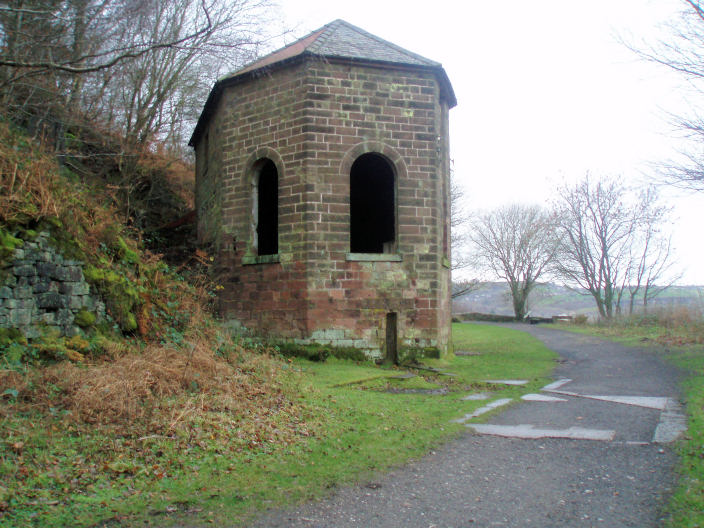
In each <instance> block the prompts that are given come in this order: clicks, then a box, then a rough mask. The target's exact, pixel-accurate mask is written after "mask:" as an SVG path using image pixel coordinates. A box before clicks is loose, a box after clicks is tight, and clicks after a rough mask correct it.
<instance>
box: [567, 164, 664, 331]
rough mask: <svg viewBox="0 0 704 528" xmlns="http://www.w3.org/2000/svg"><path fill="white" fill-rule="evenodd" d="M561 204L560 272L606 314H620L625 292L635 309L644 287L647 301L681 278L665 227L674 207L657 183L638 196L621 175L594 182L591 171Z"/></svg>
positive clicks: (569, 189) (568, 193) (568, 191)
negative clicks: (665, 202) (674, 268)
mask: <svg viewBox="0 0 704 528" xmlns="http://www.w3.org/2000/svg"><path fill="white" fill-rule="evenodd" d="M556 209H557V220H558V233H559V236H560V245H559V252H558V258H557V259H556V260H555V269H556V272H557V273H558V274H559V275H560V276H562V277H563V279H565V280H566V281H567V283H568V284H572V285H577V286H578V287H579V288H582V289H584V290H586V291H587V292H588V293H589V294H590V295H591V296H592V297H593V298H594V301H595V303H596V307H597V310H598V311H599V315H600V316H601V317H602V318H605V319H611V318H612V317H613V316H614V315H615V314H616V313H618V311H619V310H620V307H621V302H622V298H623V295H624V294H625V293H628V296H629V311H632V310H633V305H634V302H635V298H636V296H637V295H638V294H639V293H640V292H642V294H643V296H644V299H645V301H644V302H645V303H646V304H647V300H648V299H652V298H653V296H654V295H657V293H659V292H660V291H662V289H663V288H666V287H667V286H669V285H670V284H671V283H672V281H673V280H674V279H676V275H673V274H672V269H671V268H672V262H671V253H670V239H669V237H668V236H667V235H666V234H665V233H664V232H663V229H662V228H663V225H664V222H665V220H666V218H667V214H668V213H669V209H668V208H667V207H664V206H662V205H660V203H659V201H658V195H657V193H656V191H655V190H654V189H653V188H648V189H645V190H643V191H642V192H640V193H639V194H637V195H635V196H634V195H633V193H632V192H631V190H629V189H628V188H627V187H625V186H624V185H623V184H622V183H620V182H619V181H617V180H616V179H613V178H611V179H601V180H598V181H594V180H592V178H590V176H589V175H587V176H586V177H585V178H584V179H583V180H581V181H580V182H578V183H576V184H575V185H573V186H564V187H562V188H561V189H560V191H559V199H558V203H557V206H556ZM668 276H669V280H670V282H669V283H668V282H667V280H668ZM656 285H657V286H656Z"/></svg>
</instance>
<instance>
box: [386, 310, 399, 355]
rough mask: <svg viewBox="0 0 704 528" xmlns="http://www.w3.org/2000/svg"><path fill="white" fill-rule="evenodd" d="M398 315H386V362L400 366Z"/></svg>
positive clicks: (393, 313)
mask: <svg viewBox="0 0 704 528" xmlns="http://www.w3.org/2000/svg"><path fill="white" fill-rule="evenodd" d="M397 327H398V314H397V313H396V312H391V313H387V314H386V361H388V362H390V363H393V364H394V365H396V364H398V328H397Z"/></svg>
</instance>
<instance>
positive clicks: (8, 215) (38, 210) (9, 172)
mask: <svg viewBox="0 0 704 528" xmlns="http://www.w3.org/2000/svg"><path fill="white" fill-rule="evenodd" d="M24 141H25V140H24V138H23V137H22V136H20V135H18V134H15V133H13V132H12V130H11V129H10V127H9V125H8V124H7V123H6V122H4V121H0V221H4V222H6V223H21V222H24V221H26V220H27V219H28V218H33V219H34V218H44V217H47V216H58V215H59V211H60V210H61V200H60V193H59V192H58V185H57V177H56V161H55V159H54V157H53V156H52V155H51V154H50V153H48V152H45V151H42V150H41V149H39V151H38V152H35V155H32V156H27V155H26V150H27V149H26V145H24V144H23V142H24Z"/></svg>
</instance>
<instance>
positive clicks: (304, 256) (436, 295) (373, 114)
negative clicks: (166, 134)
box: [190, 20, 456, 360]
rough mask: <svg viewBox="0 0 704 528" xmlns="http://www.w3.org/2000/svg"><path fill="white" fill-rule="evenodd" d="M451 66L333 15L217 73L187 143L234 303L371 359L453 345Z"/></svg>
mask: <svg viewBox="0 0 704 528" xmlns="http://www.w3.org/2000/svg"><path fill="white" fill-rule="evenodd" d="M455 105H456V100H455V96H454V93H453V90H452V86H451V84H450V81H449V79H448V77H447V75H446V73H445V71H444V70H443V68H442V66H441V65H440V64H439V63H437V62H434V61H431V60H428V59H425V58H423V57H421V56H419V55H416V54H415V53H411V52H410V51H407V50H405V49H403V48H400V47H399V46H396V45H394V44H391V43H390V42H387V41H385V40H382V39H380V38H379V37H376V36H374V35H371V34H369V33H367V32H366V31H363V30H362V29H359V28H357V27H355V26H353V25H351V24H348V23H347V22H344V21H342V20H336V21H334V22H332V23H330V24H328V25H326V26H324V27H322V28H320V29H318V30H317V31H314V32H313V33H311V34H310V35H308V36H306V37H304V38H302V39H300V40H298V41H296V42H294V43H293V44H291V45H290V46H287V47H285V48H283V49H281V50H279V51H276V52H274V53H272V54H270V55H268V56H266V57H264V58H262V59H260V60H258V61H256V62H254V63H252V64H250V65H249V66H247V67H245V68H243V69H241V70H239V71H237V72H235V73H233V74H231V75H229V76H228V77H226V78H224V79H221V80H220V81H218V82H217V83H216V84H215V86H214V87H213V90H212V92H211V93H210V96H209V97H208V100H207V102H206V104H205V108H204V110H203V113H202V114H201V116H200V119H199V121H198V124H197V126H196V129H195V131H194V133H193V137H192V138H191V141H190V145H191V146H193V147H194V149H195V153H196V177H197V189H196V206H197V214H198V237H199V239H200V241H201V242H203V243H210V244H212V245H213V246H214V247H215V248H216V253H215V254H216V274H217V280H218V281H219V284H220V285H221V286H222V287H223V289H222V290H221V293H220V308H221V312H222V315H223V316H224V317H225V318H227V319H228V320H230V321H231V322H232V324H234V325H235V326H237V327H239V328H241V329H242V330H243V331H247V332H249V333H251V334H254V335H259V336H263V337H267V338H271V339H273V340H276V341H289V342H295V343H300V344H312V343H325V344H331V345H334V346H339V347H355V348H359V349H362V350H364V351H365V352H366V353H367V354H368V355H370V356H371V357H382V356H385V357H387V358H388V359H391V360H397V359H398V357H399V355H401V356H403V355H404V354H408V353H418V352H424V353H427V352H429V351H432V352H435V353H437V352H439V353H443V352H445V351H446V350H447V349H448V346H449V342H450V270H449V258H450V255H449V251H450V232H449V230H450V227H449V225H450V222H449V216H450V210H449V207H450V194H449V193H450V182H449V142H448V113H449V109H450V108H452V107H453V106H455Z"/></svg>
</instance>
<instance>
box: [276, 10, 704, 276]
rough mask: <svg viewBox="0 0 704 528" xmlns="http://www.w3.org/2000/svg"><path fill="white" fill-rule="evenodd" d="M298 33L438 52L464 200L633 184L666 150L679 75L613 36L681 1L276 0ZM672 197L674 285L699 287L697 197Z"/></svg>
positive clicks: (536, 197)
mask: <svg viewBox="0 0 704 528" xmlns="http://www.w3.org/2000/svg"><path fill="white" fill-rule="evenodd" d="M279 5H280V6H281V8H282V12H283V17H284V23H285V24H286V25H287V26H289V27H291V26H293V27H295V28H296V29H295V36H296V37H300V36H303V35H304V34H306V33H308V32H310V31H312V30H314V29H317V28H319V27H320V26H323V25H325V24H327V23H328V22H331V21H333V20H335V19H337V18H341V19H344V20H346V21H348V22H350V23H352V24H354V25H356V26H359V27H361V28H362V29H365V30H366V31H369V32H370V33H373V34H375V35H377V36H379V37H381V38H384V39H386V40H389V41H391V42H393V43H395V44H397V45H399V46H402V47H404V48H407V49H409V50H410V51H413V52H416V53H418V54H420V55H423V56H425V57H427V58H429V59H433V60H435V61H438V62H441V63H442V64H443V66H444V68H445V70H446V71H447V74H448V76H449V77H450V80H451V82H452V84H453V87H454V89H455V93H456V95H457V100H458V106H457V107H455V108H454V109H453V110H452V111H451V112H450V124H451V131H450V133H451V137H450V140H451V145H452V158H453V159H454V167H455V173H456V175H457V177H458V179H459V180H460V182H461V183H462V184H463V186H464V187H465V188H466V194H467V196H468V202H469V207H470V208H479V207H485V208H486V207H494V206H498V205H502V204H505V203H509V202H524V203H547V202H548V201H549V200H550V198H551V197H552V196H553V195H554V190H555V187H556V186H557V185H559V184H560V183H561V182H563V181H573V180H576V179H578V178H581V177H582V176H583V175H584V174H585V173H586V172H587V171H590V172H591V173H592V174H595V175H619V176H623V178H624V179H625V180H626V181H629V182H631V181H632V182H634V183H635V182H637V181H638V180H639V179H642V178H643V177H644V175H648V174H652V172H653V168H652V167H653V164H655V163H657V162H658V161H661V160H665V159H667V158H669V157H671V156H672V155H673V151H674V149H675V148H676V143H675V141H674V140H673V139H672V138H673V131H672V127H671V126H670V125H669V123H668V117H667V115H668V112H678V111H681V110H682V109H683V108H685V107H684V104H685V101H684V100H685V97H684V96H683V95H682V94H683V92H682V90H681V89H679V86H681V85H682V82H683V81H682V79H680V78H678V77H676V76H675V75H673V74H672V73H670V72H668V71H666V70H665V69H663V68H659V67H656V66H655V65H653V64H648V63H644V62H643V61H641V60H639V59H638V58H637V57H636V56H635V55H634V53H633V52H631V51H630V50H628V49H627V48H626V47H625V46H624V45H623V44H621V43H620V42H619V40H618V39H619V37H620V38H623V39H626V40H629V41H631V42H635V43H638V42H642V41H643V40H645V41H655V39H657V38H658V36H662V35H666V34H667V32H666V31H665V30H664V29H663V28H662V24H663V23H665V22H667V21H668V20H676V19H677V16H678V13H679V11H680V10H681V9H682V5H683V1H682V0H657V1H655V0H590V1H589V2H581V1H580V2H577V1H574V0H533V1H532V2H526V1H525V0H504V1H502V2H492V1H487V0H484V1H477V0H465V1H450V0H433V1H429V0H422V1H420V0H402V1H396V0H386V1H380V0H355V1H351V2H350V1H346V2H341V1H330V0H279ZM667 199H668V201H669V202H670V203H672V204H673V205H674V206H675V207H676V210H675V215H674V219H675V226H674V231H675V238H674V244H675V246H676V250H677V254H678V256H679V259H680V262H681V264H682V268H685V276H684V278H683V281H681V282H682V283H689V284H695V283H696V284H704V264H702V263H704V244H702V242H701V241H702V236H701V234H700V233H699V232H698V231H701V225H702V223H704V222H703V221H704V212H703V210H704V196H703V195H702V194H699V195H698V196H674V195H672V196H668V197H667Z"/></svg>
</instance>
